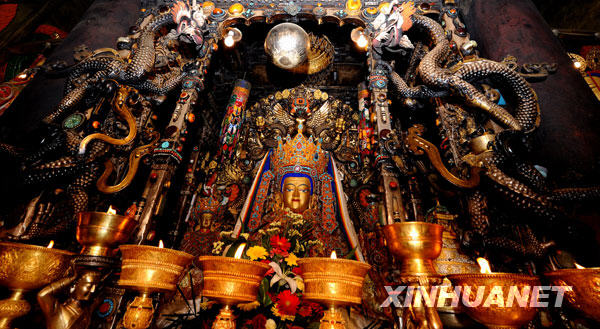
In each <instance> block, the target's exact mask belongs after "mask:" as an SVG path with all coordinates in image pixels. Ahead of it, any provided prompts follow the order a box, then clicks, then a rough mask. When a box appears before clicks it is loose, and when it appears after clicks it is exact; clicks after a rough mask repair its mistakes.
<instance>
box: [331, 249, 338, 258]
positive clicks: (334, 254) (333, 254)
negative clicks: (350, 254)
mask: <svg viewBox="0 0 600 329" xmlns="http://www.w3.org/2000/svg"><path fill="white" fill-rule="evenodd" d="M331 259H337V254H336V253H335V250H334V251H332V252H331Z"/></svg>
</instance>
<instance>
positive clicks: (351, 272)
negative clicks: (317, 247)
mask: <svg viewBox="0 0 600 329" xmlns="http://www.w3.org/2000/svg"><path fill="white" fill-rule="evenodd" d="M298 265H299V266H300V269H301V270H302V279H303V280H304V294H303V298H304V299H307V300H311V301H314V302H318V303H321V304H324V305H330V306H344V305H350V304H360V303H361V296H362V286H363V283H364V280H365V276H366V275H367V272H368V271H369V269H370V268H371V265H369V264H367V263H363V262H359V261H355V260H350V259H332V258H327V257H308V258H302V259H299V260H298Z"/></svg>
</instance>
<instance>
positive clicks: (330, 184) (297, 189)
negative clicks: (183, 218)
mask: <svg viewBox="0 0 600 329" xmlns="http://www.w3.org/2000/svg"><path fill="white" fill-rule="evenodd" d="M334 167H335V165H334V163H333V159H332V158H331V156H330V154H329V153H328V152H327V151H325V150H323V149H322V148H321V141H320V140H314V139H313V138H312V136H311V137H308V138H307V137H306V136H305V135H304V132H303V120H298V126H297V134H296V135H295V137H294V138H292V137H290V136H287V137H286V138H278V146H277V148H275V149H271V150H270V151H269V152H268V153H267V155H266V156H265V158H264V159H263V161H262V163H261V164H260V166H259V170H258V173H257V176H256V179H255V182H254V184H253V186H252V188H251V191H250V193H249V196H248V200H247V202H246V205H245V207H244V209H242V212H241V216H240V219H241V221H243V225H244V231H246V232H247V233H249V234H250V240H251V241H252V240H258V239H259V237H258V236H257V235H256V233H257V232H258V231H259V230H260V229H261V228H264V227H266V226H267V225H269V224H270V223H272V222H273V221H281V222H282V223H284V222H286V221H287V220H289V219H290V218H298V215H300V216H301V217H302V219H303V220H304V221H305V222H306V223H307V227H310V230H309V232H308V234H309V236H306V238H307V239H309V240H314V241H319V244H318V247H314V248H312V249H311V250H309V254H310V255H311V256H329V255H330V254H331V252H332V251H336V252H337V253H342V254H345V253H348V252H349V251H350V250H352V249H353V248H354V246H352V247H351V244H352V243H351V242H352V241H350V240H349V238H348V237H347V236H346V235H345V232H344V231H342V226H341V225H339V222H340V218H341V216H340V214H339V207H340V205H341V204H340V199H339V195H341V194H340V192H341V191H340V189H341V186H340V185H336V184H335V178H334V177H335V169H334ZM238 226H239V223H238Z"/></svg>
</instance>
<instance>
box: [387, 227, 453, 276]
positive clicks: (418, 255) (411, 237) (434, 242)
mask: <svg viewBox="0 0 600 329" xmlns="http://www.w3.org/2000/svg"><path fill="white" fill-rule="evenodd" d="M443 231H444V227H443V226H441V225H438V224H431V223H425V222H403V223H394V224H390V225H387V226H385V227H384V228H383V232H384V234H385V240H386V242H387V246H388V249H389V250H390V252H391V253H392V254H394V256H396V257H398V258H399V259H401V260H402V266H401V267H400V276H401V279H402V280H403V281H414V280H412V279H411V278H417V277H422V276H425V277H429V278H441V276H440V275H439V274H438V273H437V272H436V270H435V268H434V267H433V260H435V259H436V258H438V257H439V256H440V253H441V252H442V232H443Z"/></svg>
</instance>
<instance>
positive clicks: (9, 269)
mask: <svg viewBox="0 0 600 329" xmlns="http://www.w3.org/2000/svg"><path fill="white" fill-rule="evenodd" d="M72 257H73V253H71V252H68V251H64V250H59V249H53V248H46V247H40V246H33V245H28V244H21V243H11V242H0V285H1V286H4V287H7V288H8V289H10V290H12V294H11V296H10V297H9V298H8V299H5V300H2V301H0V328H10V323H11V321H12V320H13V319H14V318H17V317H20V316H23V315H25V314H27V313H28V312H29V310H30V308H31V307H30V305H29V303H27V302H26V301H25V300H23V299H22V296H23V293H24V292H26V291H29V290H36V289H39V288H41V287H43V286H45V285H47V284H49V283H51V282H54V281H56V280H58V279H60V278H62V277H64V276H65V275H66V274H67V273H68V271H67V270H68V269H69V266H70V261H71V258H72Z"/></svg>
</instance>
